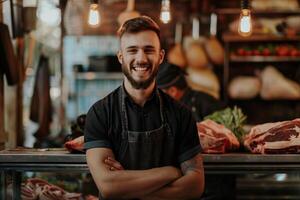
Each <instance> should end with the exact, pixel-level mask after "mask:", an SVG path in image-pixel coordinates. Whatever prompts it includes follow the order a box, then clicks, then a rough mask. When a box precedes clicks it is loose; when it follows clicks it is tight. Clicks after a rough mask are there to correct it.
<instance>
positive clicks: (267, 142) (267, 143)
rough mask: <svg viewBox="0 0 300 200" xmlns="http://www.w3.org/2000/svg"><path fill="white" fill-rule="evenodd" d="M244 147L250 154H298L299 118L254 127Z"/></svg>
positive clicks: (299, 146) (299, 143) (299, 140)
mask: <svg viewBox="0 0 300 200" xmlns="http://www.w3.org/2000/svg"><path fill="white" fill-rule="evenodd" d="M244 145H245V147H246V148H248V149H249V150H250V151H251V152H252V153H263V154H264V153H266V154H268V153H300V118H298V119H294V120H292V121H283V122H275V123H266V124H261V125H257V126H254V127H253V128H252V129H251V130H250V133H249V134H248V135H246V137H245V140H244Z"/></svg>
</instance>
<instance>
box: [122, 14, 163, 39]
mask: <svg viewBox="0 0 300 200" xmlns="http://www.w3.org/2000/svg"><path fill="white" fill-rule="evenodd" d="M148 30H149V31H154V32H155V33H156V35H157V36H158V38H159V41H160V28H159V26H158V25H157V23H156V22H155V21H154V20H153V19H151V18H150V17H148V16H140V17H136V18H133V19H130V20H127V21H126V22H124V23H123V24H122V26H121V27H120V28H119V30H118V36H119V38H121V37H122V36H123V35H124V33H139V32H141V31H148Z"/></svg>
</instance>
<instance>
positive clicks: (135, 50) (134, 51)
mask: <svg viewBox="0 0 300 200" xmlns="http://www.w3.org/2000/svg"><path fill="white" fill-rule="evenodd" d="M127 52H128V53H129V54H135V53H136V52H137V49H128V50H127Z"/></svg>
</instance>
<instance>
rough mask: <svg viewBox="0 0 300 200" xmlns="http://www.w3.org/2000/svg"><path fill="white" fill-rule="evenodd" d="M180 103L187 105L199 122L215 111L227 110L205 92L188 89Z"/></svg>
mask: <svg viewBox="0 0 300 200" xmlns="http://www.w3.org/2000/svg"><path fill="white" fill-rule="evenodd" d="M180 102H181V103H183V104H184V105H186V106H187V107H188V108H189V109H190V110H191V111H192V113H193V116H194V118H195V119H196V121H197V122H199V121H202V120H203V118H204V117H205V116H207V115H209V114H211V113H213V112H214V111H217V110H221V109H223V108H225V105H224V104H223V103H222V102H221V101H219V100H217V99H215V98H214V97H213V96H210V95H209V94H206V93H204V92H200V91H195V90H192V89H187V90H186V91H185V93H184V95H183V96H182V97H181V99H180Z"/></svg>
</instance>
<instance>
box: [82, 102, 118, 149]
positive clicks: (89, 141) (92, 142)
mask: <svg viewBox="0 0 300 200" xmlns="http://www.w3.org/2000/svg"><path fill="white" fill-rule="evenodd" d="M95 105H97V107H96V106H95ZM95 105H94V106H92V107H91V108H90V110H89V111H88V113H87V116H86V122H85V127H84V149H91V148H99V147H105V148H111V147H112V145H111V142H110V140H109V137H108V117H107V113H106V111H105V106H104V105H103V104H101V103H98V104H95Z"/></svg>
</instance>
